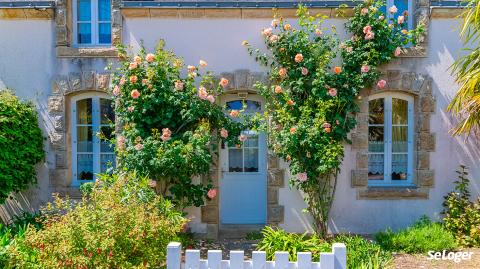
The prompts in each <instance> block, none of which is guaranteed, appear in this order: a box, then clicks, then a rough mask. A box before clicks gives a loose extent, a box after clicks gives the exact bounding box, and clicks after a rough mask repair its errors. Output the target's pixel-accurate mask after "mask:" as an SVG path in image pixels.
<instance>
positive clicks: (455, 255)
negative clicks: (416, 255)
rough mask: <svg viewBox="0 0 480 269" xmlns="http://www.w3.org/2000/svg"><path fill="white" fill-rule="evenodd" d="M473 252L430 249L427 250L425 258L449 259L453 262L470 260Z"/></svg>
mask: <svg viewBox="0 0 480 269" xmlns="http://www.w3.org/2000/svg"><path fill="white" fill-rule="evenodd" d="M472 255H473V252H463V251H459V252H448V253H447V251H446V250H444V251H443V252H435V251H433V250H430V251H429V252H428V258H427V260H451V261H454V262H457V263H458V262H461V261H463V260H470V259H472Z"/></svg>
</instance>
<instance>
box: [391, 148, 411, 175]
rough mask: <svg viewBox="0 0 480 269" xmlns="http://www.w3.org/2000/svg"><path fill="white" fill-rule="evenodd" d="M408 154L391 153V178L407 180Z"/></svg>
mask: <svg viewBox="0 0 480 269" xmlns="http://www.w3.org/2000/svg"><path fill="white" fill-rule="evenodd" d="M407 168H408V154H393V155H392V180H407V171H408V170H407Z"/></svg>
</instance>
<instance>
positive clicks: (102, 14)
mask: <svg viewBox="0 0 480 269" xmlns="http://www.w3.org/2000/svg"><path fill="white" fill-rule="evenodd" d="M110 16H111V12H110V0H98V20H99V21H110Z"/></svg>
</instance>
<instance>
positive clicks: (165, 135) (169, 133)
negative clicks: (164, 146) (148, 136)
mask: <svg viewBox="0 0 480 269" xmlns="http://www.w3.org/2000/svg"><path fill="white" fill-rule="evenodd" d="M171 136H172V131H170V129H168V128H163V129H162V136H161V137H160V138H161V139H162V141H168V140H170V138H171Z"/></svg>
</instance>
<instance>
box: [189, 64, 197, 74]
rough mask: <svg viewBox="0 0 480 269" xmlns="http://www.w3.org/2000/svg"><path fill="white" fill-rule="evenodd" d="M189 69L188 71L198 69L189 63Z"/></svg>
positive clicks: (191, 71)
mask: <svg viewBox="0 0 480 269" xmlns="http://www.w3.org/2000/svg"><path fill="white" fill-rule="evenodd" d="M187 70H188V73H193V72H195V70H197V68H196V67H195V66H193V65H189V66H187Z"/></svg>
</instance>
